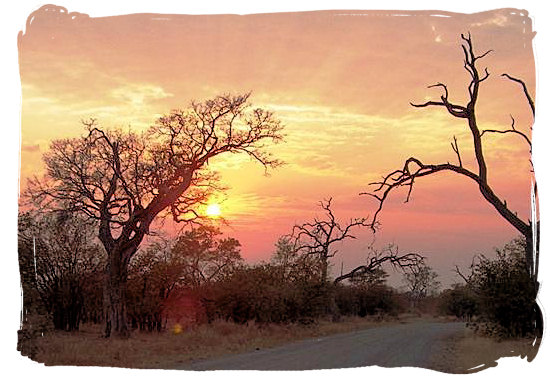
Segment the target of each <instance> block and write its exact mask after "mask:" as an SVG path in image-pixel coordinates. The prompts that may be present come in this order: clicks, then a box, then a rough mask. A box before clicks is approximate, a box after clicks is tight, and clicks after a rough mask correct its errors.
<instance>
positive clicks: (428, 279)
mask: <svg viewBox="0 0 550 377" xmlns="http://www.w3.org/2000/svg"><path fill="white" fill-rule="evenodd" d="M437 277H438V274H437V273H436V272H435V271H434V270H433V269H432V268H431V267H430V266H427V265H425V264H424V263H420V264H418V265H416V266H414V267H413V268H410V269H409V270H408V271H407V272H405V274H404V276H403V281H404V282H405V285H406V287H407V289H408V294H409V297H410V299H411V303H412V306H413V307H416V306H417V305H418V302H419V301H420V300H422V299H423V298H425V297H427V296H428V295H430V294H432V293H434V292H435V291H436V290H437V289H438V288H439V286H440V285H441V284H440V283H439V281H437Z"/></svg>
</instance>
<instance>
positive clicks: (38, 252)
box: [19, 212, 104, 331]
mask: <svg viewBox="0 0 550 377" xmlns="http://www.w3.org/2000/svg"><path fill="white" fill-rule="evenodd" d="M89 225H90V224H89V222H88V221H86V219H84V218H82V216H77V215H67V214H45V215H44V214H38V213H29V212H27V213H23V214H21V215H20V216H19V245H20V250H19V253H20V258H25V256H26V257H27V258H31V257H32V262H33V264H34V269H33V271H32V273H33V274H34V279H33V283H34V285H35V287H36V289H37V292H38V294H39V296H40V299H41V300H42V303H43V305H44V307H45V308H46V310H47V311H48V313H50V314H51V317H52V320H53V325H54V327H55V328H56V329H59V330H67V331H72V330H77V329H78V328H79V325H80V322H81V320H82V317H83V315H84V308H85V301H86V300H87V297H86V293H87V288H88V282H89V281H93V279H90V278H91V277H93V276H94V275H95V274H97V273H98V272H100V271H101V270H102V269H103V268H104V260H103V258H101V257H102V254H101V253H100V249H99V248H100V245H98V244H97V242H96V241H95V236H94V234H93V232H92V231H91V229H90V226H89ZM25 249H27V250H25ZM22 277H23V279H22V280H23V282H25V280H26V279H25V277H24V276H22ZM24 309H25V310H26V309H28V307H25V308H24Z"/></svg>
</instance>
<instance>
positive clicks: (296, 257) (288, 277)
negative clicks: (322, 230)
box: [271, 235, 322, 283]
mask: <svg viewBox="0 0 550 377" xmlns="http://www.w3.org/2000/svg"><path fill="white" fill-rule="evenodd" d="M297 249H298V248H297V245H296V243H295V241H293V240H292V238H291V237H290V236H288V235H286V236H282V237H279V239H278V240H277V242H276V243H275V252H274V254H273V256H272V257H271V264H272V265H274V266H276V267H279V270H280V272H281V279H282V280H283V281H291V282H294V283H307V282H310V281H316V282H319V281H321V275H322V264H321V263H320V261H319V259H318V258H317V257H316V255H314V254H309V253H302V252H300V250H297Z"/></svg>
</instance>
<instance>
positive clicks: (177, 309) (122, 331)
mask: <svg viewBox="0 0 550 377" xmlns="http://www.w3.org/2000/svg"><path fill="white" fill-rule="evenodd" d="M463 40H464V43H465V44H464V46H463V49H464V54H465V68H466V70H467V71H468V73H469V74H470V75H471V82H470V84H469V86H468V93H469V101H468V103H467V104H466V105H464V106H462V105H457V104H454V103H451V102H450V101H449V99H448V91H447V87H446V86H445V85H444V84H437V85H435V86H437V87H439V88H441V89H442V90H443V91H444V94H443V95H442V96H441V102H439V101H429V102H427V103H424V104H420V105H413V106H415V107H428V106H440V107H444V108H445V109H446V110H447V111H448V112H449V113H450V114H451V115H452V116H454V117H457V118H464V119H466V120H467V121H468V125H469V128H470V131H471V133H472V136H473V138H474V147H475V148H474V150H475V161H477V168H478V171H479V172H477V173H475V172H473V171H472V170H469V169H467V168H466V167H464V166H463V164H462V158H461V155H460V152H459V148H458V143H457V141H456V138H455V139H454V143H453V144H452V146H453V150H454V151H455V153H456V155H457V158H458V164H450V163H446V164H437V165H433V164H424V163H422V162H421V161H420V160H418V159H416V158H414V157H413V158H410V159H408V160H407V161H406V162H405V165H404V167H403V169H400V170H396V171H394V172H392V173H390V174H388V175H386V176H385V177H384V178H383V180H382V182H377V183H375V185H376V189H375V191H374V193H371V195H373V196H374V197H375V198H377V199H378V201H379V207H378V209H377V211H376V213H375V215H374V218H373V220H372V221H370V222H368V221H367V218H363V217H361V218H353V219H350V220H349V221H348V222H341V221H339V220H337V217H336V215H335V213H334V211H333V208H332V207H331V206H332V199H328V200H325V201H321V202H320V207H321V210H322V211H323V217H319V218H314V219H313V220H311V221H309V222H303V223H301V224H296V225H295V226H294V227H293V228H292V232H291V233H290V234H288V235H285V236H282V237H280V238H279V240H278V241H277V243H276V244H275V250H274V253H273V256H272V258H271V260H270V261H269V262H263V263H258V264H256V265H248V264H246V263H245V262H244V260H243V259H242V257H241V254H240V253H241V244H240V242H239V240H237V239H235V238H231V237H225V238H224V237H223V234H222V232H221V231H220V229H218V228H217V227H215V226H212V224H210V223H208V221H206V220H205V219H204V218H202V217H203V216H202V215H201V213H200V211H199V207H200V206H201V205H204V204H205V203H206V202H207V201H208V199H209V198H210V196H211V195H212V194H213V193H215V192H217V191H219V190H222V189H223V188H222V187H220V186H219V182H218V176H217V174H216V173H215V172H213V171H211V170H210V169H209V168H208V163H209V161H210V160H211V159H213V158H215V157H216V156H218V155H221V154H229V153H244V154H247V155H249V156H250V157H252V158H253V159H254V160H256V161H258V162H259V163H260V164H261V165H262V166H263V167H264V168H265V169H268V168H271V167H276V166H278V165H279V164H280V161H278V160H277V159H275V158H273V157H272V156H271V155H270V154H268V153H267V152H266V151H265V148H266V146H267V142H277V141H279V140H281V139H282V136H281V130H282V128H281V125H280V123H279V121H278V120H277V119H276V118H275V117H274V115H273V114H272V113H270V112H268V111H266V110H263V109H252V108H250V107H249V105H248V99H249V95H248V94H245V95H237V96H231V95H223V96H217V97H215V98H214V99H211V100H208V101H205V102H202V103H193V104H192V105H191V107H190V108H189V109H187V110H185V111H173V112H172V113H170V114H169V115H166V116H163V117H161V118H159V120H158V121H157V123H156V125H154V126H153V127H151V128H150V129H148V130H147V131H146V132H144V133H136V132H133V131H131V130H128V131H122V130H120V129H116V130H106V129H101V128H100V127H98V125H97V123H96V121H95V120H90V121H88V122H85V126H86V129H87V133H86V134H85V135H84V136H82V137H80V138H72V139H62V140H55V141H53V142H52V144H51V147H50V150H49V151H48V152H46V153H45V155H44V161H45V163H46V167H47V171H46V175H45V176H44V177H43V178H42V179H35V180H33V181H32V182H30V185H29V190H28V192H27V197H28V198H29V199H30V202H29V203H30V204H31V205H33V206H34V207H33V208H34V209H33V210H31V211H28V212H21V213H20V215H19V224H18V225H19V228H18V231H19V265H20V271H21V280H22V287H23V303H24V314H23V326H22V330H21V331H20V333H19V345H18V346H19V349H20V350H21V352H22V353H24V354H27V355H30V356H31V357H33V358H36V357H38V359H40V358H41V357H43V355H42V356H40V355H41V354H40V352H41V350H40V349H39V347H38V346H37V344H38V343H40V344H43V345H44V344H48V339H51V338H48V337H46V340H42V341H41V342H37V338H38V336H37V334H41V335H42V334H43V333H46V334H47V333H48V332H50V333H54V334H59V333H61V332H66V333H73V334H74V333H77V331H79V330H80V329H81V325H85V326H87V328H91V327H93V328H95V327H94V326H99V325H101V326H104V335H105V337H110V336H111V335H112V334H114V335H117V337H120V338H128V337H129V336H130V333H131V332H132V331H133V330H136V333H150V334H149V335H152V333H154V332H158V333H160V332H164V333H165V334H164V335H167V334H168V332H167V331H166V330H167V329H172V330H173V332H174V334H179V333H181V332H182V331H183V330H182V328H183V329H184V330H186V329H193V331H194V332H193V333H191V332H186V335H185V336H186V337H193V336H196V337H197V338H198V339H200V340H205V339H206V341H208V342H216V340H215V339H214V340H213V337H212V334H209V335H208V334H207V335H208V336H206V335H205V336H204V338H205V339H203V338H201V337H203V335H204V334H203V333H208V331H209V330H205V329H208V328H209V327H207V326H210V328H214V329H215V331H219V332H220V333H224V332H225V333H226V334H225V335H228V336H232V337H233V338H234V339H237V340H238V339H240V337H239V336H238V335H236V334H237V333H238V332H239V331H243V330H242V329H243V328H244V327H246V326H241V325H250V327H254V331H259V332H261V331H264V329H270V328H273V326H277V327H275V328H277V329H288V328H291V329H295V327H294V326H296V325H297V324H301V325H308V326H315V325H316V324H319V323H325V322H324V321H326V319H327V318H332V319H333V321H334V322H337V321H335V320H336V319H339V318H341V316H353V317H369V318H374V319H376V320H377V321H379V320H383V319H385V318H389V317H391V318H396V317H397V316H398V315H400V314H403V313H407V312H409V313H410V312H413V313H415V314H421V313H422V312H428V311H430V310H431V309H430V308H433V307H437V308H438V309H439V312H440V314H444V315H451V316H455V317H457V318H460V319H461V320H467V321H469V322H471V323H473V326H474V327H475V328H476V329H477V330H479V331H483V332H484V333H486V334H490V335H498V336H501V337H525V336H528V335H532V334H534V333H537V334H540V331H541V324H542V322H541V318H540V310H539V308H538V306H537V304H536V294H537V289H538V283H537V281H536V274H537V266H536V262H537V260H536V259H537V257H536V255H537V254H536V252H535V257H533V253H531V252H530V251H532V250H535V251H536V247H535V249H534V244H536V243H537V242H536V239H533V236H532V233H531V226H532V225H533V224H531V223H530V222H527V221H523V220H522V219H520V218H519V217H518V216H517V214H516V213H515V212H513V211H511V210H510V209H508V207H507V204H506V202H505V201H503V200H501V198H500V197H498V196H497V195H496V194H495V193H494V191H493V188H492V187H491V186H490V185H489V183H488V181H487V166H486V164H485V159H484V157H483V148H482V147H483V145H482V143H481V137H482V136H483V134H484V133H496V132H497V131H495V130H480V129H479V127H478V125H477V122H476V118H475V105H476V101H477V96H478V90H479V86H480V84H481V83H482V82H483V81H484V80H485V79H487V77H488V76H489V73H488V72H487V70H485V73H484V74H482V75H480V73H479V71H478V67H477V66H476V64H477V61H478V60H479V59H481V58H483V57H484V56H485V55H487V53H484V54H481V55H476V54H474V51H473V46H472V41H471V39H470V37H469V36H468V37H465V36H463ZM505 76H506V77H507V78H509V79H510V80H512V81H515V82H520V83H521V84H523V82H522V81H521V80H518V79H515V78H513V77H511V76H508V75H505ZM524 89H525V86H524ZM525 95H526V97H527V99H528V100H529V103H530V104H531V105H532V101H531V100H530V97H529V94H528V92H527V90H526V89H525ZM532 110H533V114H534V107H532ZM509 131H510V130H509ZM510 132H512V133H515V134H519V135H520V136H523V137H524V138H525V139H527V141H528V142H529V144H530V141H529V139H528V138H527V137H526V136H525V134H523V133H521V132H519V131H517V130H516V129H515V128H514V126H513V125H512V130H511V131H510ZM440 171H453V172H455V173H458V174H461V175H463V176H466V177H468V178H470V179H472V180H473V181H475V182H476V184H477V185H478V186H479V189H480V191H481V193H482V195H483V197H484V198H485V199H486V200H487V201H488V202H489V203H490V204H492V205H493V207H494V208H495V209H496V210H497V211H498V213H499V214H500V215H501V216H502V217H503V218H505V219H506V220H507V221H508V222H509V223H510V224H512V225H513V226H514V227H515V228H516V229H517V230H518V231H519V232H520V234H522V235H523V236H524V237H523V238H521V239H517V240H514V241H512V242H511V243H509V244H508V245H506V246H505V247H504V248H503V249H497V250H496V258H495V259H490V258H488V257H486V256H484V255H480V256H479V257H478V258H477V259H476V260H475V261H474V263H473V264H472V266H471V267H470V271H469V274H468V276H466V275H464V274H462V272H461V271H460V270H459V269H457V273H458V274H459V275H460V276H462V278H463V279H464V282H465V284H464V285H455V286H453V287H452V288H451V289H447V290H444V291H443V292H439V288H440V284H439V282H438V281H437V278H438V275H437V273H436V272H435V271H434V270H433V269H432V267H430V266H429V265H427V264H426V261H425V258H424V257H422V255H420V254H418V253H404V254H401V253H400V252H399V249H398V247H397V246H395V245H388V246H387V247H385V248H382V249H381V250H377V249H374V248H373V247H372V246H371V247H370V248H369V251H368V253H367V255H366V256H365V260H364V261H363V262H362V263H361V264H359V265H358V266H356V267H354V268H352V269H351V270H350V271H348V272H346V273H344V271H342V273H341V274H340V275H339V276H334V277H331V276H330V264H331V260H332V258H333V257H334V256H335V254H336V253H337V250H336V248H335V247H336V245H339V244H340V243H342V242H345V241H346V240H350V239H355V238H356V235H354V234H353V232H355V231H356V230H358V229H360V228H363V227H370V228H371V229H372V230H373V231H375V230H376V229H377V228H378V226H379V225H380V224H379V223H378V219H377V217H378V215H379V214H380V211H381V210H382V207H383V205H384V203H385V201H386V199H387V197H388V195H389V194H390V192H391V191H392V190H393V189H395V188H398V187H400V186H408V188H409V192H408V194H407V200H408V199H409V197H410V195H411V191H412V188H413V183H414V181H415V179H417V178H418V177H423V176H427V175H430V174H434V173H437V172H440ZM36 208H41V211H37V210H36ZM160 216H170V217H171V219H172V220H173V221H174V222H176V223H184V224H185V225H189V227H188V228H184V230H185V231H183V230H182V232H181V233H180V234H179V235H178V236H174V237H172V238H170V237H156V238H153V237H151V236H152V233H153V232H152V230H153V228H154V226H155V225H154V221H155V219H157V218H158V217H160ZM533 258H535V259H533ZM388 266H391V267H392V268H393V269H394V270H395V271H398V272H400V273H401V274H402V277H403V282H404V283H405V285H406V290H407V291H406V292H405V293H403V292H398V291H397V290H396V289H394V288H392V287H390V286H389V285H388V284H387V280H386V279H387V277H388V273H387V271H386V270H385V269H384V268H387V267H388ZM178 326H179V327H178ZM306 328H307V326H303V327H301V329H302V331H303V332H304V333H306V332H307V330H304V329H306ZM51 329H54V330H56V331H53V332H51V331H50V330H51ZM178 329H179V330H178ZM236 329H238V330H236ZM183 332H185V331H183ZM190 333H191V335H189V334H190ZM141 335H142V334H141ZM216 335H218V333H216ZM290 338H292V339H294V338H295V337H289V339H290ZM298 338H299V336H298ZM67 339H70V342H72V341H74V339H72V338H70V336H67ZM116 341H118V339H117V340H116ZM70 342H69V343H70ZM77 343H78V342H77ZM111 344H113V343H111ZM170 344H171V345H172V346H173V345H174V344H173V343H170ZM50 345H51V344H50ZM54 346H57V347H60V346H59V345H58V344H57V345H54ZM186 346H187V345H186ZM186 346H185V347H186ZM63 347H64V346H61V348H63ZM79 347H82V344H79ZM177 347H179V348H177V349H179V350H182V349H185V350H187V348H185V347H184V346H182V345H181V344H179V345H177ZM237 348H238V347H237ZM111 351H113V350H109V351H107V353H109V356H110V357H111V356H112V359H109V360H114V361H113V364H109V365H127V364H125V362H124V361H121V360H120V357H119V358H118V359H117V354H116V352H115V353H112V352H111ZM71 357H74V355H73V356H71ZM75 360H76V359H75ZM75 363H77V364H80V363H81V361H75ZM83 363H86V362H85V361H84V362H83ZM130 364H131V365H134V364H132V363H131V362H130ZM130 364H129V365H130ZM136 365H137V364H136Z"/></svg>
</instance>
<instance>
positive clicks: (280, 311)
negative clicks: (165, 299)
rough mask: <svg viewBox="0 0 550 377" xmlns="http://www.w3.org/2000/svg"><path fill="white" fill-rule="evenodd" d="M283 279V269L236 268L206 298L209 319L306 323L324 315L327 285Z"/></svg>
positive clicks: (278, 267) (260, 266)
mask: <svg viewBox="0 0 550 377" xmlns="http://www.w3.org/2000/svg"><path fill="white" fill-rule="evenodd" d="M283 277H284V272H283V271H282V267H281V266H273V265H270V264H261V265H258V266H252V267H241V268H239V269H237V270H236V271H235V272H234V273H233V274H232V275H231V276H229V277H227V278H226V279H224V280H222V281H220V282H218V283H217V284H215V285H211V286H210V287H209V289H208V293H207V294H206V298H205V303H206V308H207V316H208V318H209V320H213V319H214V318H223V319H226V320H232V321H234V322H236V323H245V322H247V321H251V320H254V321H256V322H258V323H268V322H273V323H282V322H298V321H299V322H306V323H307V322H311V321H312V320H314V318H316V317H318V316H319V315H321V314H322V313H324V311H325V309H326V307H327V297H328V295H327V290H328V289H330V288H329V286H328V285H326V284H320V283H319V281H318V280H317V279H304V280H302V281H292V280H290V279H284V278H283Z"/></svg>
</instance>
